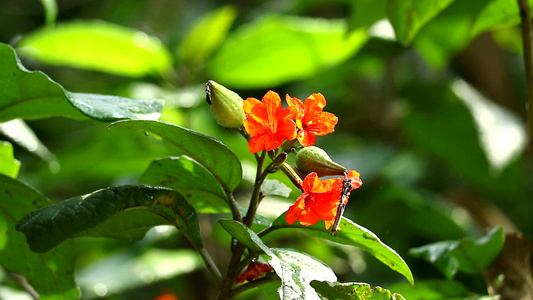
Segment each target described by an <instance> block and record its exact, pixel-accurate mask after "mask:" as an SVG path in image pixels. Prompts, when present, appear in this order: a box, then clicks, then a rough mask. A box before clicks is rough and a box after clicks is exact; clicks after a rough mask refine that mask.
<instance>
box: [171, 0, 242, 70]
mask: <svg viewBox="0 0 533 300" xmlns="http://www.w3.org/2000/svg"><path fill="white" fill-rule="evenodd" d="M235 17H237V9H236V8H235V7H233V6H231V5H226V6H224V7H221V8H219V9H217V10H215V11H212V12H210V13H208V14H207V15H205V16H204V17H202V18H201V19H199V20H198V21H197V22H196V23H195V24H194V26H193V27H192V28H191V29H190V30H189V32H188V33H187V35H186V36H185V38H184V39H183V41H182V42H181V44H180V47H179V48H178V50H177V52H178V53H177V54H178V58H179V59H180V60H181V61H185V62H188V63H190V64H194V63H201V62H203V61H205V59H206V58H207V57H208V56H209V55H210V54H211V52H212V51H213V50H214V49H215V48H216V47H217V46H218V45H220V43H221V42H222V41H223V40H224V38H225V37H226V35H227V34H228V31H229V29H230V27H231V24H232V23H233V20H235Z"/></svg>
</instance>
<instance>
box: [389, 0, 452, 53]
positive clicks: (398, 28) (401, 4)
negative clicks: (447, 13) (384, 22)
mask: <svg viewBox="0 0 533 300" xmlns="http://www.w3.org/2000/svg"><path fill="white" fill-rule="evenodd" d="M454 1H455V0H389V3H388V7H387V10H388V15H389V20H390V22H391V24H392V27H394V31H395V33H396V39H397V40H398V41H400V42H401V43H402V44H404V45H407V44H409V43H411V41H412V40H413V38H414V37H415V36H416V34H417V33H418V31H419V30H420V29H421V28H422V26H424V25H425V24H426V23H427V22H428V21H429V20H431V19H432V18H434V17H435V16H437V15H438V14H439V13H440V12H441V11H442V10H444V9H445V8H446V7H447V6H448V5H450V4H451V3H452V2H454Z"/></svg>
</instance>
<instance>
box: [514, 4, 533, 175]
mask: <svg viewBox="0 0 533 300" xmlns="http://www.w3.org/2000/svg"><path fill="white" fill-rule="evenodd" d="M517 1H518V9H519V10H520V19H521V20H522V45H523V48H524V64H525V66H526V89H527V102H526V111H527V112H528V123H529V154H530V161H531V164H532V167H533V48H532V45H533V38H532V30H531V14H530V12H529V3H528V0H517Z"/></svg>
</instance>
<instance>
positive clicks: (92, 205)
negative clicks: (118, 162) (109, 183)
mask: <svg viewBox="0 0 533 300" xmlns="http://www.w3.org/2000/svg"><path fill="white" fill-rule="evenodd" d="M158 205H162V206H167V207H170V208H172V210H173V212H174V214H175V221H176V224H174V225H176V226H177V227H178V228H179V229H180V231H181V233H182V234H183V235H184V236H186V237H187V238H188V239H189V240H190V241H191V243H193V244H194V245H203V239H202V237H201V235H200V228H199V226H198V218H197V216H196V212H195V211H194V209H193V208H192V206H190V204H189V203H188V202H187V201H186V200H185V199H184V198H183V197H182V196H181V195H180V194H179V193H177V192H175V191H172V190H170V189H164V188H154V187H150V186H146V185H125V186H118V187H112V188H106V189H102V190H98V191H96V192H93V193H91V194H87V195H84V196H78V197H74V198H71V199H68V200H65V201H62V202H59V203H56V204H53V205H50V206H47V207H43V208H41V209H38V210H36V211H34V212H31V213H30V214H28V215H26V216H24V218H22V219H21V220H20V222H19V224H18V225H17V230H19V231H22V232H24V234H25V235H26V240H27V242H28V244H29V245H30V248H31V249H32V250H33V251H36V252H46V251H48V250H50V249H52V248H53V247H55V246H57V245H59V244H60V243H61V242H63V241H64V240H66V239H67V238H71V237H73V236H74V235H78V234H79V233H81V232H83V231H85V230H88V229H91V228H93V227H95V226H98V225H99V224H100V223H102V222H111V221H108V220H109V219H110V218H113V216H115V215H116V214H118V213H120V212H122V211H124V210H128V209H132V208H139V207H143V208H144V209H147V210H150V211H152V212H153V213H156V214H158V215H160V216H162V217H163V218H164V219H166V221H167V222H165V223H166V224H172V221H173V220H172V219H174V217H172V216H169V215H168V214H166V213H164V212H161V211H160V210H158V208H157V206H158ZM152 208H153V209H152ZM114 220H115V221H117V220H118V221H121V222H124V220H125V218H117V219H114ZM126 220H127V219H126ZM152 221H153V220H152V219H148V220H146V222H147V223H149V222H152ZM165 223H163V222H161V223H160V224H157V225H161V224H165ZM133 224H134V225H135V226H136V227H134V228H131V230H137V231H138V230H140V229H139V227H141V228H144V229H146V230H147V228H146V223H144V220H142V221H141V222H138V220H137V221H136V222H134V223H133ZM114 226H122V227H124V224H118V225H114ZM91 235H94V234H91Z"/></svg>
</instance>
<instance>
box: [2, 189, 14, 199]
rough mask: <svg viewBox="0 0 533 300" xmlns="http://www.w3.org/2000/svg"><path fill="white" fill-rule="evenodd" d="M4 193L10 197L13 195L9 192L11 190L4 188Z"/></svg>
mask: <svg viewBox="0 0 533 300" xmlns="http://www.w3.org/2000/svg"><path fill="white" fill-rule="evenodd" d="M4 193H5V194H6V195H7V196H8V197H10V198H12V197H13V194H11V192H10V191H8V190H5V191H4Z"/></svg>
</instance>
